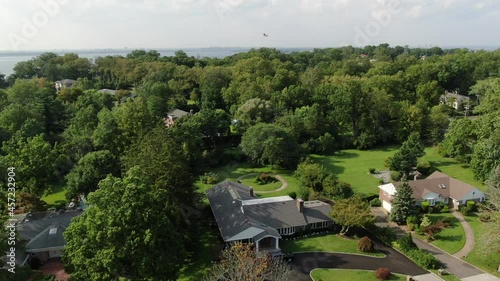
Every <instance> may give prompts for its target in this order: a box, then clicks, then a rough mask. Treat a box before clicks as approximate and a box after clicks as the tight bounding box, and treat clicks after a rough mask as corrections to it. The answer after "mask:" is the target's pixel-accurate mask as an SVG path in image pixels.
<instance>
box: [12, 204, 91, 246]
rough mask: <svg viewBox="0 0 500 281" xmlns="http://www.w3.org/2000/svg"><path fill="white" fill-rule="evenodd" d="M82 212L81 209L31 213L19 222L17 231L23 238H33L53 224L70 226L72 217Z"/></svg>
mask: <svg viewBox="0 0 500 281" xmlns="http://www.w3.org/2000/svg"><path fill="white" fill-rule="evenodd" d="M80 214H82V212H81V211H67V212H62V213H59V212H37V213H31V214H28V215H26V217H25V218H24V220H23V221H21V222H20V223H18V225H17V231H18V232H19V236H20V238H21V239H22V240H31V239H33V238H34V237H35V236H37V235H38V234H40V233H41V232H43V231H44V230H46V229H47V228H48V227H50V226H52V225H62V226H64V227H68V226H69V224H70V222H71V219H72V218H74V217H76V216H78V215H80Z"/></svg>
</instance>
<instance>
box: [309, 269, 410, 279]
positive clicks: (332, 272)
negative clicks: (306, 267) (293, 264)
mask: <svg viewBox="0 0 500 281" xmlns="http://www.w3.org/2000/svg"><path fill="white" fill-rule="evenodd" d="M311 276H312V278H313V280H314V281H344V280H349V281H378V279H377V278H376V277H375V271H373V270H354V269H323V268H318V269H314V270H313V271H312V272H311ZM387 280H394V281H406V275H401V274H394V273H393V274H391V276H390V277H389V279H387Z"/></svg>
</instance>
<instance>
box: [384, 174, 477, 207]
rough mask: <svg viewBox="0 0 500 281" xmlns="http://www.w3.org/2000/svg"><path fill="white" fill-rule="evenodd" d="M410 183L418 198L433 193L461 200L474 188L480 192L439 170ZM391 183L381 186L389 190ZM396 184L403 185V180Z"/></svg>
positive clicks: (415, 196) (414, 194)
mask: <svg viewBox="0 0 500 281" xmlns="http://www.w3.org/2000/svg"><path fill="white" fill-rule="evenodd" d="M408 183H409V184H410V186H411V187H412V188H413V197H414V198H415V199H417V200H418V199H422V198H424V197H426V195H432V194H431V193H435V194H438V195H440V196H442V197H449V198H453V199H456V200H461V199H462V198H463V197H464V196H465V195H466V194H467V193H469V192H471V191H473V190H474V191H475V190H477V191H479V192H480V190H479V189H477V188H476V187H474V186H472V185H470V184H467V183H465V182H462V181H459V180H457V179H455V178H452V177H450V176H448V175H446V174H443V173H441V172H438V171H436V172H434V173H432V174H431V175H430V176H428V177H427V178H426V179H421V180H415V181H410V182H408ZM390 185H393V184H385V185H381V186H379V188H380V189H382V190H384V191H388V189H390V187H389V186H390ZM394 185H395V186H396V188H398V187H399V186H401V185H402V182H398V183H395V184H394Z"/></svg>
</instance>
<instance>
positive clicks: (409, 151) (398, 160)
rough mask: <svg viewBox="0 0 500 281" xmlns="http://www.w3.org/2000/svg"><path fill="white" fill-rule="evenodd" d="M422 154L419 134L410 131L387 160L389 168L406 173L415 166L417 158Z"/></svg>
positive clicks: (422, 149) (422, 148)
mask: <svg viewBox="0 0 500 281" xmlns="http://www.w3.org/2000/svg"><path fill="white" fill-rule="evenodd" d="M424 154H425V152H424V147H423V146H422V144H421V143H420V134H419V133H415V132H414V133H411V135H410V136H409V137H408V139H407V140H406V141H405V142H403V145H401V148H400V149H399V150H398V151H396V153H394V156H393V157H392V159H391V161H390V162H389V164H390V167H389V168H391V170H394V171H399V172H404V173H406V174H408V173H409V172H411V170H412V169H413V167H415V166H417V158H419V157H422V156H424Z"/></svg>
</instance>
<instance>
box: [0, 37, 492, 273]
mask: <svg viewBox="0 0 500 281" xmlns="http://www.w3.org/2000/svg"><path fill="white" fill-rule="evenodd" d="M499 65H500V50H496V51H491V52H488V51H481V50H480V51H472V50H467V49H449V50H443V49H441V48H438V47H435V48H431V49H420V48H408V47H402V46H396V47H390V46H389V45H387V44H381V45H379V46H367V47H365V48H354V47H350V46H349V47H342V48H332V49H316V50H314V51H311V52H309V51H304V52H296V53H290V54H287V53H283V52H280V51H278V50H276V49H256V50H251V51H249V52H246V53H240V54H237V55H234V56H230V57H226V58H224V59H216V58H195V57H188V56H187V55H186V54H185V53H184V52H183V51H178V52H176V53H175V56H172V57H162V56H160V54H159V53H158V52H156V51H142V50H135V51H132V52H131V53H129V54H128V55H127V56H126V57H121V56H114V57H111V56H107V57H100V58H98V59H96V60H95V61H90V60H88V59H86V58H80V57H78V55H77V54H66V55H63V56H58V55H56V54H54V53H44V54H42V55H40V56H38V57H35V58H33V59H32V60H30V61H25V62H20V63H18V64H17V65H16V66H15V68H14V74H13V75H10V76H8V77H5V76H4V75H0V87H2V88H3V89H0V141H1V142H2V147H1V154H0V167H2V169H1V172H0V174H1V178H2V187H3V188H2V190H4V191H5V190H6V182H5V179H7V176H6V173H7V167H12V166H13V167H16V174H17V178H18V181H19V185H18V192H21V191H22V192H26V193H30V194H33V195H36V196H39V197H41V196H42V195H43V194H50V193H51V191H52V189H53V188H54V186H55V185H56V184H60V183H62V182H63V183H64V184H65V185H66V187H67V193H66V196H67V200H68V202H69V200H72V199H75V198H76V196H77V194H80V193H83V194H85V195H88V194H90V196H89V202H91V203H92V204H94V205H95V206H96V208H95V210H94V211H92V212H85V213H84V214H83V215H81V216H80V217H78V218H77V222H76V223H75V224H74V225H72V226H71V227H70V228H68V234H67V238H68V239H69V240H70V241H69V242H68V247H71V249H72V254H71V255H70V256H68V257H67V258H66V261H65V262H67V265H68V269H69V271H70V272H71V271H74V272H76V274H74V275H73V277H74V278H75V280H98V279H93V278H94V277H95V276H94V274H96V273H95V272H92V271H90V270H88V271H87V273H86V272H85V271H86V270H87V267H88V266H90V265H88V264H85V263H86V260H85V257H86V256H87V255H88V253H89V251H92V252H93V251H97V250H98V249H103V250H102V252H101V255H99V256H98V258H99V259H101V261H102V264H100V265H99V266H100V267H101V269H100V270H101V271H99V273H102V272H106V274H107V275H106V276H108V277H109V278H108V279H113V278H116V277H118V276H121V277H127V278H130V279H133V280H150V279H154V278H155V277H156V276H165V274H168V275H169V276H172V280H175V279H176V275H177V274H178V271H179V266H171V265H173V264H177V265H182V260H183V257H184V256H185V255H186V252H190V251H192V250H193V249H191V248H190V247H192V246H191V245H192V243H191V242H192V241H196V239H197V236H198V235H199V233H198V231H197V229H198V226H197V224H199V223H201V222H197V221H196V220H193V219H190V215H192V214H190V213H189V212H180V211H179V210H181V209H182V210H184V209H186V208H185V206H188V207H193V206H195V205H196V204H195V203H194V202H196V201H197V200H198V199H199V198H198V197H197V196H196V190H195V188H194V187H193V181H194V179H195V178H196V177H198V176H199V175H201V174H203V173H204V172H207V171H209V169H210V168H213V167H216V166H219V165H224V164H226V163H227V162H229V161H242V159H247V160H248V161H252V162H255V163H257V164H272V165H277V166H281V167H283V168H287V169H289V170H295V168H296V167H297V165H298V164H299V163H300V159H301V157H303V156H305V155H307V154H310V153H317V154H329V153H333V152H334V151H338V150H340V149H345V148H357V149H369V148H373V147H376V146H379V145H383V144H401V143H403V142H405V141H407V140H410V139H413V140H415V138H416V139H417V142H418V141H420V142H423V143H425V144H429V145H438V146H439V148H440V152H441V153H442V154H443V155H445V156H449V157H454V158H456V159H457V160H459V161H462V162H464V163H470V164H471V165H472V168H473V170H474V173H475V176H476V177H477V179H479V180H481V181H483V180H485V179H487V178H488V177H489V175H490V174H491V172H492V171H493V170H494V168H495V167H496V166H498V165H499V164H500V163H499V161H500V160H499V159H500V68H499ZM62 79H74V80H77V82H76V84H75V85H74V86H73V87H71V88H62V89H60V90H58V91H56V89H55V87H54V82H55V81H58V80H62ZM101 89H111V90H116V92H113V93H114V94H109V93H106V92H99V91H98V90H101ZM445 91H450V92H451V91H457V92H458V93H459V94H461V95H465V96H470V99H469V100H468V101H467V102H464V103H462V104H461V106H459V107H458V108H457V109H455V108H453V107H452V106H450V104H449V103H446V102H445V103H443V102H442V98H441V96H442V95H444V94H445ZM173 109H181V110H184V111H186V112H190V111H191V110H192V112H193V114H188V115H186V116H185V117H181V118H179V119H178V120H176V121H175V124H174V126H172V127H167V126H165V123H164V120H163V119H162V118H164V117H166V116H167V113H168V112H169V111H171V110H173ZM410 136H411V137H410ZM240 142H241V150H238V151H237V152H234V150H227V149H226V148H228V147H237V146H239V145H240ZM408 143H410V141H409V142H408ZM414 164H415V163H410V165H411V166H410V168H411V167H412V166H413V165H414ZM402 165H403V164H402ZM403 166H404V165H403ZM408 167H409V166H408V165H406V166H404V167H403V168H401V169H402V171H403V170H407V169H409V168H408ZM101 180H104V181H101ZM320 182H321V181H320ZM337 185H338V182H335V183H332V184H331V185H329V186H331V187H330V189H334V188H337V189H339V190H336V189H335V190H332V191H331V193H332V194H337V193H342V192H343V191H342V188H341V186H340V187H339V186H337ZM125 187H127V188H125ZM98 189H99V191H98V192H95V193H91V192H93V191H96V190H98ZM117 189H120V190H121V189H127V190H129V192H125V193H116V192H117ZM139 195H140V196H139ZM1 196H2V197H4V199H5V197H6V193H5V192H2V195H1ZM332 197H335V196H332ZM4 199H2V200H1V203H0V204H6V202H7V200H4ZM115 200H118V201H115ZM134 202H135V203H134ZM33 205H34V206H35V205H37V204H33ZM1 207H2V209H5V208H6V206H5V205H2V206H1ZM115 207H116V208H115ZM139 209H140V210H139ZM34 211H35V210H34ZM134 211H137V213H133V212H134ZM160 212H161V216H160V215H159V213H160ZM146 214H148V216H149V214H151V215H153V214H154V216H153V217H148V219H147V220H144V221H143V220H142V218H143V217H144V216H146ZM134 216H136V217H135V218H134ZM158 216H159V217H158ZM104 217H108V218H107V219H105V220H101V219H102V218H104ZM96 221H100V223H99V225H94V223H96ZM139 221H140V223H138V222H139ZM160 221H161V222H162V224H161V225H160V224H158V225H157V226H156V227H158V228H157V229H156V230H158V231H151V232H149V233H147V234H144V235H143V234H141V233H139V232H138V234H137V235H138V236H140V237H143V236H147V237H148V239H149V240H148V241H143V242H144V243H145V245H142V244H141V245H138V244H130V245H129V244H126V245H122V244H120V243H118V241H120V240H119V239H120V237H123V236H124V235H126V233H129V232H131V231H140V229H141V227H142V226H144V224H146V223H150V224H151V225H155V223H156V222H160ZM122 224H127V225H128V227H125V228H120V229H116V232H113V233H110V232H108V231H107V230H108V229H110V228H112V229H115V228H114V227H116V226H118V225H122ZM172 225H174V226H175V227H171V226H172ZM136 228H137V229H136ZM160 228H162V229H166V228H168V229H169V232H168V237H167V236H165V235H166V233H165V232H162V231H159V229H160ZM84 232H88V233H91V234H92V235H91V236H90V237H88V239H90V240H91V241H93V242H95V243H96V244H94V243H90V242H89V243H87V244H86V245H87V246H85V245H81V244H80V245H76V244H74V243H72V242H71V239H73V238H75V239H76V238H78V237H80V236H81V233H84ZM103 235H104V236H107V235H110V236H111V238H112V239H111V240H113V241H111V242H110V243H101V244H99V243H97V241H99V239H100V238H99V237H102V236H103ZM173 237H175V238H173ZM80 238H82V237H80ZM167 238H168V239H169V240H170V241H169V243H168V244H169V245H170V246H169V249H172V248H171V247H172V246H174V245H175V248H174V250H175V252H176V253H179V254H178V255H173V254H172V253H168V252H167V253H165V252H163V253H162V252H158V251H157V249H158V248H157V247H162V246H164V244H162V243H166V241H165V239H167ZM117 243H118V244H117ZM85 247H90V248H85ZM94 247H96V248H94ZM121 247H124V249H126V250H123V251H116V249H117V248H121ZM84 248H85V249H84ZM139 248H140V249H142V250H140V251H139V250H138V249H139ZM146 249H152V250H151V251H147V250H146ZM154 249H156V250H154ZM153 250H154V251H153ZM136 251H137V252H136ZM125 252H126V253H125ZM129 253H132V254H130V256H126V255H127V254H129ZM133 256H135V257H136V258H137V257H139V256H140V260H135V259H134V258H133ZM152 260H155V261H154V262H155V263H156V262H161V263H162V264H161V265H159V266H156V267H151V268H150V267H147V266H146V264H147V263H149V262H153V261H152ZM91 266H95V265H91ZM148 278H149V279H148Z"/></svg>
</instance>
